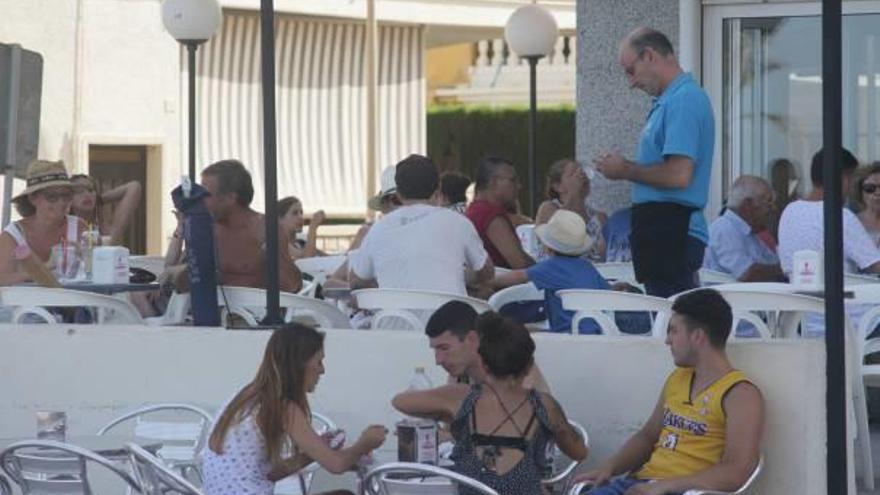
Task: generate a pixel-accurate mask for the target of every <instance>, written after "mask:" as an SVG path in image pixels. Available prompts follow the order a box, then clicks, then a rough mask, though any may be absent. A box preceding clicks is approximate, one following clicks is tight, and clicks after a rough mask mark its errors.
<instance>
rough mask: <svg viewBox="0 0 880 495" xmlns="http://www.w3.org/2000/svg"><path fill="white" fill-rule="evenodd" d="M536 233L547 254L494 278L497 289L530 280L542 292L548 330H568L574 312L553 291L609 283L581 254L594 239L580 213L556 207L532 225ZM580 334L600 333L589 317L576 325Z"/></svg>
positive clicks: (604, 285) (595, 287) (568, 331)
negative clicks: (537, 261)
mask: <svg viewBox="0 0 880 495" xmlns="http://www.w3.org/2000/svg"><path fill="white" fill-rule="evenodd" d="M535 235H537V236H538V239H540V240H541V243H542V244H543V245H544V250H545V251H546V252H547V253H548V254H549V257H548V258H547V259H545V260H543V261H541V262H539V263H537V264H535V265H532V266H530V267H529V268H526V269H523V270H513V271H511V272H509V273H504V274H501V275H498V276H496V277H495V280H494V285H495V287H496V288H499V289H501V288H504V287H509V286H511V285H518V284H524V283H526V282H532V283H533V284H535V287H537V288H538V289H540V290H543V291H544V298H545V299H544V305H545V307H546V313H547V315H548V317H549V319H550V331H552V332H558V333H570V332H571V318H572V316H573V314H574V312H573V311H563V309H562V301H561V300H560V299H559V296H557V295H556V291H558V290H562V289H610V287H609V285H608V282H606V281H605V279H604V278H602V275H600V274H599V272H598V271H597V270H596V267H594V266H593V264H592V263H590V261H589V260H588V259H586V258H584V257H583V255H584V254H585V253H586V252H587V251H589V249H590V246H592V244H593V239H591V238H590V236H588V235H587V225H586V224H585V223H584V219H583V218H581V216H580V215H578V214H577V213H574V212H572V211H568V210H558V211H557V212H556V213H554V214H553V216H552V217H550V221H548V222H547V223H545V224H542V225H539V226H537V227H535ZM579 332H580V333H581V334H598V333H601V332H600V330H599V326H598V325H597V324H596V322H595V321H593V320H591V319H584V320H582V321H581V323H580V326H579Z"/></svg>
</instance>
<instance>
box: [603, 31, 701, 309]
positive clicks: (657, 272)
mask: <svg viewBox="0 0 880 495" xmlns="http://www.w3.org/2000/svg"><path fill="white" fill-rule="evenodd" d="M619 61H620V65H621V66H623V69H624V71H625V72H626V78H627V81H628V82H629V85H630V87H632V88H638V89H641V90H642V91H644V92H645V93H647V94H648V95H650V96H652V97H653V98H654V104H653V106H652V107H651V111H650V113H649V114H648V118H647V120H646V122H645V126H644V128H643V129H642V133H641V136H640V137H639V147H638V154H637V156H636V159H635V160H634V161H630V160H627V159H625V158H624V157H622V156H621V155H619V154H617V153H603V154H602V155H600V156H599V158H598V159H597V160H595V162H594V164H595V166H596V169H597V170H599V172H601V173H602V174H603V175H604V176H605V177H607V178H608V179H611V180H628V181H630V182H632V201H633V208H632V225H631V227H632V230H631V233H630V245H631V248H632V256H633V267H634V268H635V272H636V279H637V280H638V281H639V282H641V283H643V284H644V285H645V290H646V291H647V292H648V294H651V295H655V296H659V297H668V296H671V295H673V294H676V293H678V292H681V291H683V290H687V289H692V288H694V287H696V286H697V285H698V282H699V280H698V278H697V277H698V274H697V271H698V270H699V268H700V265H701V264H702V262H703V252H704V251H705V249H706V243H707V242H708V239H709V235H708V227H707V225H706V219H705V217H703V208H704V207H705V206H706V201H707V199H708V195H709V177H710V176H711V173H712V151H713V149H714V147H715V121H714V118H713V116H712V106H711V104H710V103H709V97H708V95H706V92H705V91H703V89H702V88H700V86H699V85H698V84H697V82H696V81H695V80H694V78H693V76H691V75H690V74H687V73H685V72H684V71H683V70H682V68H681V66H680V65H679V64H678V60H677V59H676V58H675V53H674V52H673V49H672V44H671V43H670V42H669V38H667V37H666V36H665V35H664V34H663V33H661V32H659V31H656V30H653V29H650V28H639V29H637V30H635V31H633V32H632V33H630V34H629V35H628V36H627V37H626V38H624V40H623V41H622V42H621V43H620V60H619Z"/></svg>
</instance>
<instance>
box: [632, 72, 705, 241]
mask: <svg viewBox="0 0 880 495" xmlns="http://www.w3.org/2000/svg"><path fill="white" fill-rule="evenodd" d="M714 150H715V119H714V117H713V115H712V105H711V103H710V102H709V96H708V95H707V94H706V92H705V91H704V90H703V88H701V87H700V86H699V85H697V82H696V81H695V80H694V78H693V76H691V75H690V74H687V73H682V74H680V75H679V76H678V77H676V78H675V79H674V80H673V81H672V83H670V84H669V86H668V87H667V88H666V90H665V91H663V94H661V95H660V97H659V98H656V99H655V100H654V105H653V106H652V107H651V112H650V113H649V114H648V119H647V121H646V122H645V127H644V128H643V129H642V134H641V136H640V137H639V149H638V153H637V154H636V164H637V165H639V166H641V167H651V166H654V165H657V164H660V163H662V162H663V161H664V160H665V159H666V157H667V156H670V155H682V156H687V157H689V158H690V159H691V160H693V161H694V173H693V176H692V177H691V183H690V185H688V187H686V188H684V189H661V188H656V187H652V186H648V185H645V184H638V183H634V184H633V187H632V201H633V203H647V202H651V201H664V202H672V203H678V204H682V205H685V206H691V207H694V208H697V211H695V212H694V213H693V214H692V215H691V223H690V230H689V231H688V234H689V235H690V236H692V237H696V238H697V239H700V240H702V241H703V242H704V243H708V241H709V229H708V226H707V225H706V218H705V217H704V216H703V208H705V207H706V202H707V200H708V198H709V178H710V177H711V175H712V152H713V151H714Z"/></svg>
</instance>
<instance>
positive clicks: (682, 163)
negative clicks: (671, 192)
mask: <svg viewBox="0 0 880 495" xmlns="http://www.w3.org/2000/svg"><path fill="white" fill-rule="evenodd" d="M593 165H595V167H596V169H597V170H598V171H599V172H600V173H601V174H602V175H604V176H605V177H606V178H608V179H611V180H628V181H631V182H637V183H639V184H644V185H646V186H651V187H657V188H661V189H684V188H686V187H688V186H689V185H690V184H691V179H692V178H693V175H694V161H693V160H692V159H691V158H690V157H687V156H684V155H668V156H667V157H666V159H665V160H664V161H663V162H662V163H658V164H655V165H650V166H639V165H638V164H636V163H635V162H633V161H631V160H627V159H626V158H624V157H622V156H621V155H620V154H618V153H605V154H603V155H602V156H600V157H599V159H598V160H594V161H593Z"/></svg>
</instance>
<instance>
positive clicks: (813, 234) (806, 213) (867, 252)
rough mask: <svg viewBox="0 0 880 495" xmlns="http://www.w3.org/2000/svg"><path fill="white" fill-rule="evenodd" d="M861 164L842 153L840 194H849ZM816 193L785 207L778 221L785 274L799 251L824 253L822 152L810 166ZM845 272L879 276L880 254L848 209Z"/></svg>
mask: <svg viewBox="0 0 880 495" xmlns="http://www.w3.org/2000/svg"><path fill="white" fill-rule="evenodd" d="M858 166H859V161H858V160H857V159H856V157H855V156H853V154H852V153H850V152H849V151H847V150H846V149H844V150H843V156H841V161H840V172H841V174H842V177H841V179H842V180H841V188H842V189H841V192H842V193H843V195H844V196H846V194H847V192H848V191H849V187H850V182H851V180H852V175H853V172H855V170H856V168H857V167H858ZM810 179H811V180H812V182H813V189H812V191H810V193H809V194H807V196H806V197H805V198H804V199H801V200H797V201H792V202H791V203H789V204H788V206H786V207H785V210H784V211H783V212H782V217H781V218H780V219H779V261H780V263H781V265H782V271H784V272H785V273H787V274H790V273H791V270H792V258H793V256H794V253H795V252H796V251H801V250H805V249H808V250H813V251H823V250H824V247H823V246H824V239H825V236H824V232H825V226H824V223H823V221H822V219H823V218H824V216H825V215H824V206H823V200H824V198H825V187H824V185H823V178H822V150H819V151H818V152H816V154H815V155H813V163H812V165H811V166H810ZM842 214H843V268H844V271H846V272H847V273H858V272H870V273H880V250H878V249H877V245H876V244H874V242H873V240H871V236H870V235H869V234H868V232H867V231H866V230H865V227H864V225H862V223H861V222H860V221H859V219H858V217H856V215H855V213H853V212H852V211H850V210H849V209H848V208H843V211H842Z"/></svg>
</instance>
